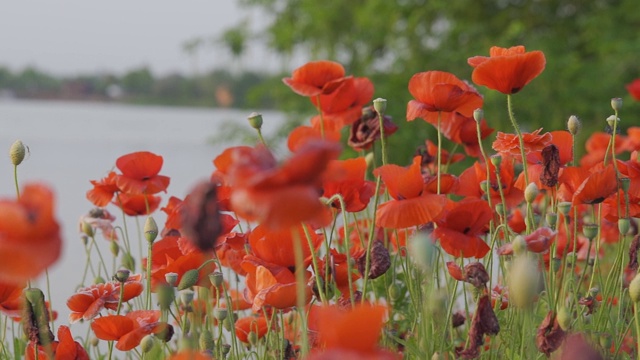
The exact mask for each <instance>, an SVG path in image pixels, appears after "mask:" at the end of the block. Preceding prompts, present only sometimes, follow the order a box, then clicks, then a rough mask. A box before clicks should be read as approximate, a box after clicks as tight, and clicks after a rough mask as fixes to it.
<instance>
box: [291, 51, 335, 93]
mask: <svg viewBox="0 0 640 360" xmlns="http://www.w3.org/2000/svg"><path fill="white" fill-rule="evenodd" d="M282 81H283V82H284V83H285V84H286V85H287V86H289V87H290V88H291V90H293V91H294V92H295V93H296V94H298V95H302V96H306V97H312V96H318V95H321V94H330V93H332V92H333V91H335V90H336V89H337V88H338V86H340V84H341V83H342V82H343V81H345V76H344V67H342V65H340V64H339V63H337V62H333V61H327V60H320V61H311V62H308V63H306V64H304V65H302V66H301V67H299V68H297V69H295V70H293V74H292V76H291V77H290V78H284V79H282Z"/></svg>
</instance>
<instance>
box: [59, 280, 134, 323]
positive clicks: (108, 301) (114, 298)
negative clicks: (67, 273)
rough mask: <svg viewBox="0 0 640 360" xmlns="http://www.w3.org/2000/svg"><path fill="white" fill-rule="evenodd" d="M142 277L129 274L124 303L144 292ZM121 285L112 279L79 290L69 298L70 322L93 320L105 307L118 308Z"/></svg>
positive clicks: (125, 285)
mask: <svg viewBox="0 0 640 360" xmlns="http://www.w3.org/2000/svg"><path fill="white" fill-rule="evenodd" d="M141 278H142V275H140V274H137V275H132V276H129V279H127V281H126V282H125V283H124V295H123V297H122V303H125V302H127V301H129V300H131V299H133V298H134V297H136V296H138V295H140V294H142V290H143V286H142V282H141V281H140V279H141ZM120 286H122V285H121V284H120V282H117V281H112V282H107V283H103V284H95V285H91V286H89V287H87V288H84V289H80V290H78V291H77V292H76V293H75V294H74V295H72V296H71V297H70V298H69V299H68V300H67V307H69V310H71V313H70V314H69V322H70V323H71V324H73V323H75V322H77V321H79V320H81V319H82V320H91V319H93V318H95V317H96V316H97V315H98V314H99V313H100V311H101V310H102V309H103V308H107V309H110V310H116V309H117V308H118V301H119V299H120Z"/></svg>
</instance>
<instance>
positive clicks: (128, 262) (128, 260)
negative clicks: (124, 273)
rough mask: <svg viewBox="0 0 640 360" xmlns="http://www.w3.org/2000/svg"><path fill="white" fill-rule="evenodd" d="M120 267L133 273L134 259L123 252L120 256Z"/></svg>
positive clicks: (134, 267) (129, 254)
mask: <svg viewBox="0 0 640 360" xmlns="http://www.w3.org/2000/svg"><path fill="white" fill-rule="evenodd" d="M122 267H124V268H125V269H128V270H130V271H135V269H136V259H135V258H134V257H133V256H132V255H131V253H128V252H125V253H124V254H122Z"/></svg>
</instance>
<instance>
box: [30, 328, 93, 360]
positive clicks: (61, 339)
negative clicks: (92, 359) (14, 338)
mask: <svg viewBox="0 0 640 360" xmlns="http://www.w3.org/2000/svg"><path fill="white" fill-rule="evenodd" d="M36 349H37V350H36ZM36 351H38V354H37V355H36ZM51 351H52V353H53V356H54V357H53V359H51V358H49V355H48V354H47V352H46V351H45V349H44V347H43V346H42V345H37V347H36V344H35V343H34V342H29V344H28V345H27V349H26V350H25V354H24V356H25V360H35V359H39V360H54V359H55V360H89V354H88V353H87V351H86V350H85V349H84V348H83V347H82V345H80V343H78V342H77V341H74V340H73V336H72V335H71V330H69V327H67V326H64V325H61V326H60V327H59V328H58V340H56V341H53V342H52V343H51Z"/></svg>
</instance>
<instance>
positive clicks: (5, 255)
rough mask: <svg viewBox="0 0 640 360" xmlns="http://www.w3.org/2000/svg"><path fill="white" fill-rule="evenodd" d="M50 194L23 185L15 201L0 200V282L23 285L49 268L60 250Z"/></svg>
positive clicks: (58, 228)
mask: <svg viewBox="0 0 640 360" xmlns="http://www.w3.org/2000/svg"><path fill="white" fill-rule="evenodd" d="M53 211H54V204H53V192H52V191H51V190H50V189H49V188H48V187H46V186H44V185H41V184H28V185H26V186H24V188H23V189H22V192H21V196H20V198H19V199H18V200H8V199H0V219H2V221H1V222H0V282H4V283H8V284H19V285H21V284H24V283H26V282H27V281H28V280H29V279H33V278H35V277H37V276H38V275H40V273H42V272H43V271H44V270H45V269H46V268H48V267H49V266H51V265H52V264H53V263H54V262H55V261H56V260H58V257H59V256H60V251H61V247H62V240H61V238H60V226H59V225H58V222H57V221H56V219H55V218H54V213H53Z"/></svg>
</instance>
